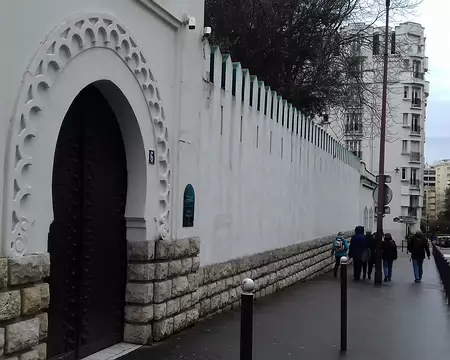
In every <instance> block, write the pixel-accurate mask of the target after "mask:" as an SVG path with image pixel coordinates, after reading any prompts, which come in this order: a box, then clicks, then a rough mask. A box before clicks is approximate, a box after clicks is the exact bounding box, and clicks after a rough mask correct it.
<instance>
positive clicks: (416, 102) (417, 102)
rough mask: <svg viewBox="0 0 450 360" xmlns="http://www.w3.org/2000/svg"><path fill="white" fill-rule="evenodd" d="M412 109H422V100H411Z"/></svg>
mask: <svg viewBox="0 0 450 360" xmlns="http://www.w3.org/2000/svg"><path fill="white" fill-rule="evenodd" d="M411 107H413V108H421V107H422V99H419V98H413V99H412V100H411Z"/></svg>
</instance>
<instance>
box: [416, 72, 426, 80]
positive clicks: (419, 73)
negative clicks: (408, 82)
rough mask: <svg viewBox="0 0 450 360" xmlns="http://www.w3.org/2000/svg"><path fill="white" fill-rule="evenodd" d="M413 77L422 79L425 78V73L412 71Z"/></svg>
mask: <svg viewBox="0 0 450 360" xmlns="http://www.w3.org/2000/svg"><path fill="white" fill-rule="evenodd" d="M413 77H414V79H419V80H424V79H425V74H424V73H423V72H418V71H416V72H413Z"/></svg>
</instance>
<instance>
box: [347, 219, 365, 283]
mask: <svg viewBox="0 0 450 360" xmlns="http://www.w3.org/2000/svg"><path fill="white" fill-rule="evenodd" d="M366 249H367V239H366V235H364V226H357V227H355V235H353V236H352V238H351V240H350V247H349V252H348V255H349V257H351V258H352V259H353V277H354V279H355V281H359V280H361V270H362V265H363V260H364V259H363V256H364V253H365V251H366Z"/></svg>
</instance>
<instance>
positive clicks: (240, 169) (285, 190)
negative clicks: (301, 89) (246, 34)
mask: <svg viewBox="0 0 450 360" xmlns="http://www.w3.org/2000/svg"><path fill="white" fill-rule="evenodd" d="M205 49H206V53H207V54H208V55H209V53H210V52H209V48H208V47H205ZM213 55H214V61H213V62H214V69H210V68H209V66H208V64H209V56H207V57H206V59H205V62H206V65H205V68H206V71H213V72H214V83H211V82H209V83H206V82H205V85H204V97H205V100H204V102H205V109H204V112H203V116H202V126H201V140H200V141H201V143H200V159H199V161H200V174H201V175H200V184H199V185H200V187H199V188H198V194H199V195H198V212H197V219H198V220H197V221H198V222H197V225H198V226H199V230H198V232H199V235H200V237H201V241H202V250H201V261H202V264H205V265H206V264H211V263H215V262H220V261H224V260H227V259H230V258H235V257H238V256H243V255H246V254H251V253H256V252H260V251H264V250H268V249H272V248H277V247H282V246H287V245H290V244H293V243H297V242H301V241H307V240H311V239H314V238H319V237H322V236H326V235H330V234H334V233H336V232H338V231H340V230H348V229H353V228H354V227H355V225H359V223H358V222H359V221H360V219H361V217H360V213H361V211H360V209H359V207H360V185H359V184H360V178H359V177H360V174H359V161H358V160H357V159H356V158H355V157H353V156H350V155H349V153H348V152H347V151H344V150H343V149H341V150H342V151H341V156H342V158H341V159H339V158H333V155H332V154H330V153H329V152H327V151H324V150H322V149H321V148H319V147H318V146H316V145H314V144H312V143H311V142H310V141H308V140H306V139H304V138H303V137H301V135H300V134H299V135H297V133H296V132H297V129H296V119H297V112H296V110H293V109H292V108H291V110H290V114H291V116H290V119H289V120H290V123H289V129H288V128H287V127H286V125H285V126H282V124H281V123H282V114H283V111H282V110H281V109H280V111H279V120H278V123H277V120H276V119H270V116H264V109H265V92H266V90H265V89H264V87H262V89H263V90H262V91H261V98H260V99H261V100H260V111H258V109H257V103H258V100H257V99H258V81H257V79H256V78H253V77H250V75H249V74H248V73H247V72H245V73H244V74H245V78H243V76H242V74H243V73H242V69H241V67H240V65H239V64H234V66H235V82H236V85H235V86H236V87H235V89H236V90H235V96H233V94H232V93H233V64H232V61H231V59H230V57H226V56H225V57H224V58H222V55H221V54H220V51H219V50H216V51H215V52H213ZM222 60H224V61H225V66H226V69H225V86H224V87H225V89H224V90H223V89H221V81H222ZM242 81H244V84H245V87H244V89H245V90H244V99H243V101H242V97H241V94H242ZM251 82H252V83H253V104H252V105H253V106H250V104H249V102H250V86H251V85H250V84H251ZM271 99H272V97H271V94H270V93H269V95H268V104H271ZM277 104H278V105H279V106H283V102H282V101H280V100H278V99H277V101H275V105H277ZM285 106H286V107H285V111H284V116H285V119H286V118H287V112H288V108H287V105H285ZM221 113H223V115H221ZM274 113H275V114H276V111H274ZM293 113H294V119H295V121H294V123H295V125H294V132H292V123H291V121H292V114H293ZM268 114H270V111H268ZM241 117H242V118H241ZM241 119H242V120H241ZM285 123H286V121H285ZM310 123H311V124H312V122H310ZM305 124H306V120H305V119H304V118H303V117H302V118H301V122H300V127H299V131H300V132H301V133H302V132H303V128H304V127H305ZM314 129H319V127H318V126H316V125H315V124H314ZM321 131H323V130H321ZM270 134H272V137H271V135H270ZM270 138H272V141H271V140H270ZM330 141H331V139H330ZM270 142H271V145H270ZM334 145H335V146H337V145H338V144H337V142H336V143H335V144H334ZM342 159H344V161H346V160H345V159H347V162H348V163H349V164H350V165H348V164H346V163H345V162H344V161H342ZM352 166H353V167H352ZM369 192H370V191H369ZM363 193H364V192H363ZM365 201H366V200H362V201H361V203H365Z"/></svg>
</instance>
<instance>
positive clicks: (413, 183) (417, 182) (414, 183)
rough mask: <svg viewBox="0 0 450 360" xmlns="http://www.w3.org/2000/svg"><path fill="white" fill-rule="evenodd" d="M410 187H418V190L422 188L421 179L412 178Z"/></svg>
mask: <svg viewBox="0 0 450 360" xmlns="http://www.w3.org/2000/svg"><path fill="white" fill-rule="evenodd" d="M409 187H410V188H411V189H416V190H420V180H417V179H411V180H410V181H409Z"/></svg>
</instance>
